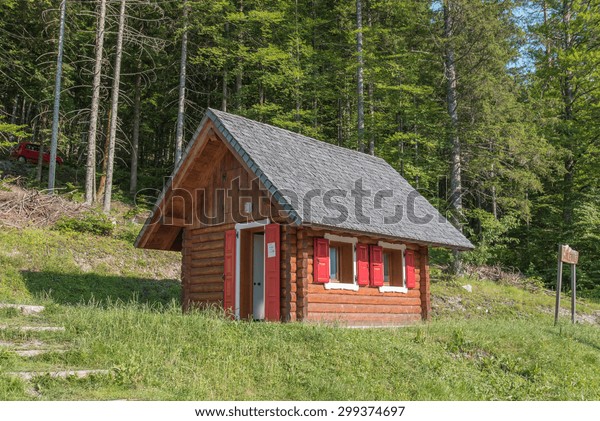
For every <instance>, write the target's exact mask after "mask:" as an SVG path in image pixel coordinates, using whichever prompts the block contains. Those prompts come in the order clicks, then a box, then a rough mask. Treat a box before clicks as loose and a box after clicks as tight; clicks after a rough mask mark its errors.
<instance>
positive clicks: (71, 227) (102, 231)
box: [54, 212, 115, 236]
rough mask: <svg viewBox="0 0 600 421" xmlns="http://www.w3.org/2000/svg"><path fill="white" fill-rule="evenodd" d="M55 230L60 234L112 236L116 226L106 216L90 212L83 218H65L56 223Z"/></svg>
mask: <svg viewBox="0 0 600 421" xmlns="http://www.w3.org/2000/svg"><path fill="white" fill-rule="evenodd" d="M54 228H55V229H56V230H58V231H60V232H81V233H83V232H87V233H91V234H95V235H104V236H110V235H112V233H113V230H114V229H115V224H114V222H113V221H111V220H110V218H108V216H106V215H104V214H100V213H92V212H90V213H86V214H84V215H83V216H82V217H81V218H73V217H68V216H63V217H61V218H60V219H59V220H58V221H56V223H55V224H54Z"/></svg>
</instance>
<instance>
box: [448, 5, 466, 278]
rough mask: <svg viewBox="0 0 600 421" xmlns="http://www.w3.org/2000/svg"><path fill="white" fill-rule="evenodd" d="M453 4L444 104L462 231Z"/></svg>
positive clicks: (453, 196)
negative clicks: (448, 117)
mask: <svg viewBox="0 0 600 421" xmlns="http://www.w3.org/2000/svg"><path fill="white" fill-rule="evenodd" d="M453 13H454V10H453V6H452V1H451V0H445V1H444V38H445V40H446V48H445V64H446V69H445V70H446V71H445V73H446V75H445V76H446V106H447V110H448V115H449V116H450V143H451V163H452V164H451V171H450V209H451V211H452V216H451V219H452V223H453V225H454V226H455V227H456V228H457V229H458V230H459V231H461V232H462V213H463V206H462V181H461V145H460V138H459V136H458V101H457V96H458V95H457V90H458V86H457V76H456V62H455V57H454V46H453V42H452V41H453V40H452V38H453V36H454V33H453V31H454V28H453V26H454V20H453ZM452 269H453V272H454V273H455V274H459V273H460V272H461V260H460V254H459V253H458V252H456V251H455V252H454V264H453V268H452Z"/></svg>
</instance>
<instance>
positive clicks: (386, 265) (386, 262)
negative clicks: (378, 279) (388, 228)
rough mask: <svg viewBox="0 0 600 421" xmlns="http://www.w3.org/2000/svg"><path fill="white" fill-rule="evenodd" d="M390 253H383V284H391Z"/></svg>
mask: <svg viewBox="0 0 600 421" xmlns="http://www.w3.org/2000/svg"><path fill="white" fill-rule="evenodd" d="M390 260H391V258H390V253H383V283H384V285H389V284H390Z"/></svg>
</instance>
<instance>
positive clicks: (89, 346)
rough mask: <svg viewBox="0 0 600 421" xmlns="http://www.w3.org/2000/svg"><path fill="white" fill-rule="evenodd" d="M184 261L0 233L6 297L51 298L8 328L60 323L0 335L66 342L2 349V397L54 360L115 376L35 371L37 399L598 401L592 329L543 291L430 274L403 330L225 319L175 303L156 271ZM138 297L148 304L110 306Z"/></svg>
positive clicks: (86, 240) (599, 361) (94, 242)
mask: <svg viewBox="0 0 600 421" xmlns="http://www.w3.org/2000/svg"><path fill="white" fill-rule="evenodd" d="M176 264H177V256H173V255H171V254H169V253H148V252H145V251H139V250H135V249H133V248H132V247H131V245H130V244H129V243H127V242H124V241H121V240H117V239H106V238H99V237H93V236H89V235H78V234H72V235H64V234H59V233H57V232H54V231H48V230H36V229H26V230H22V231H15V230H2V231H0V280H1V286H0V299H2V300H4V301H6V300H12V301H15V300H18V301H23V300H27V301H29V302H41V303H44V304H46V305H47V306H48V307H47V310H46V311H45V312H44V313H43V314H42V315H41V316H22V315H19V314H17V313H16V312H15V311H12V310H0V324H8V325H16V324H24V323H28V324H35V323H37V324H42V323H46V324H53V325H59V326H65V327H66V332H64V333H60V332H59V333H51V332H45V333H34V332H27V333H22V332H19V331H17V330H10V329H9V330H0V341H4V342H12V343H14V344H26V343H27V342H30V341H32V340H41V341H43V342H44V343H45V345H44V346H46V347H48V348H51V349H52V348H54V349H61V348H62V349H66V350H67V352H65V353H49V354H45V355H42V356H38V357H35V358H22V357H17V356H15V355H14V354H12V353H11V352H9V351H7V350H6V348H4V349H5V350H4V351H2V348H0V399H4V400H6V399H32V396H31V395H30V392H28V388H31V387H32V384H26V383H24V382H21V381H19V380H13V379H11V378H10V377H8V376H7V375H6V374H3V373H6V372H8V371H16V370H42V369H49V368H53V369H56V368H62V369H77V368H103V369H110V370H111V374H110V375H102V376H95V377H92V378H89V379H83V380H74V379H70V380H56V379H50V378H39V379H38V380H36V381H35V383H34V384H33V387H34V388H35V390H36V391H37V392H38V393H41V395H40V396H39V397H38V399H183V400H192V399H193V400H205V399H215V400H219V399H242V400H243V399H300V400H302V399H323V400H329V399H332V400H338V399H339V400H345V399H357V400H363V399H365V400H366V399H375V400H377V399H388V400H404V399H422V400H425V399H433V400H437V399H450V400H452V399H461V400H478V399H572V400H578V399H587V400H598V399H600V332H599V329H598V326H597V325H576V326H571V325H568V324H567V323H566V320H564V321H563V323H562V325H561V326H560V327H557V328H555V327H553V326H552V316H551V314H549V313H548V311H549V310H550V309H551V308H552V305H553V304H552V303H553V297H552V296H551V295H547V294H545V293H543V292H539V293H535V294H532V293H529V292H526V291H523V290H522V289H518V288H514V287H506V286H500V285H496V284H493V283H491V282H485V281H472V280H471V281H465V283H466V282H469V283H471V284H472V285H473V292H472V293H468V292H466V291H465V290H464V289H462V288H461V287H460V285H461V284H434V285H433V287H432V291H433V295H434V297H433V302H434V304H435V312H436V318H435V320H434V321H433V322H431V323H429V324H423V325H418V326H412V327H408V328H400V329H368V330H360V329H341V328H335V327H323V326H310V325H302V324H287V325H279V324H271V323H246V322H231V321H227V320H224V319H222V318H221V317H220V316H219V315H218V314H210V313H194V314H188V315H182V314H181V312H180V310H179V307H178V305H177V303H175V302H173V303H172V304H171V305H169V304H168V303H169V302H170V301H171V300H175V299H176V298H177V297H178V294H179V290H178V286H177V285H176V284H174V283H173V282H172V281H166V282H164V283H163V282H162V281H160V279H165V278H171V277H172V271H173V269H172V268H173V267H176ZM164 268H170V269H164ZM123 283H124V284H125V285H123ZM50 289H51V290H52V292H50V294H48V290H50ZM92 295H93V296H94V298H95V300H96V303H95V304H89V303H87V304H80V305H76V303H78V302H80V301H81V300H80V297H84V298H89V297H91V296H92ZM134 296H135V297H137V298H138V301H141V302H143V303H146V304H133V303H129V304H124V303H117V304H109V303H108V302H109V301H111V302H114V301H115V300H118V299H120V300H121V301H125V302H126V301H129V300H130V299H131V298H132V297H134ZM151 305H153V306H154V308H150V307H149V306H151ZM158 305H160V306H163V307H162V308H158V307H157V306H158ZM580 307H581V308H582V309H583V310H584V311H586V312H588V313H592V312H594V311H598V310H600V306H598V305H597V304H594V303H584V304H582V305H581V306H580ZM486 310H487V312H486Z"/></svg>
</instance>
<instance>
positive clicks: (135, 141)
mask: <svg viewBox="0 0 600 421" xmlns="http://www.w3.org/2000/svg"><path fill="white" fill-rule="evenodd" d="M141 96H142V73H141V72H139V71H138V74H137V75H136V76H135V97H134V99H133V135H132V139H131V141H132V145H131V175H130V182H129V194H131V195H132V196H133V195H135V193H136V191H137V173H138V155H139V154H138V152H139V144H140V108H141V102H142V101H141Z"/></svg>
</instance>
